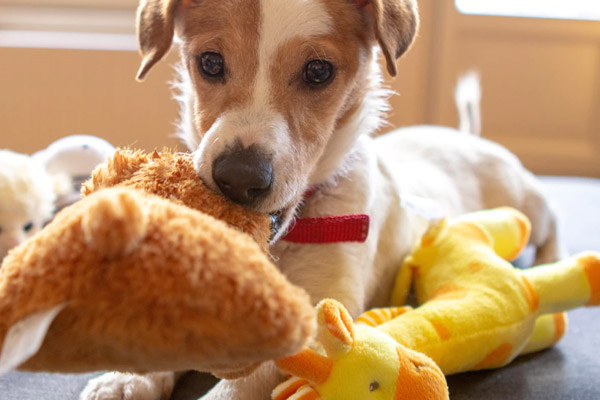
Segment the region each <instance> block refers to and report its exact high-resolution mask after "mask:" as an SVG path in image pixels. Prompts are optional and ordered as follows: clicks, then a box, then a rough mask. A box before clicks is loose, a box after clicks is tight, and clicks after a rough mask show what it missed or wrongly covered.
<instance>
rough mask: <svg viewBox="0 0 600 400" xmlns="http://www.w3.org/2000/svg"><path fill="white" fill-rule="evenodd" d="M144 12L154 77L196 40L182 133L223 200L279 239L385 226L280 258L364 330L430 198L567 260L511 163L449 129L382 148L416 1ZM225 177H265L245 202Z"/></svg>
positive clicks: (119, 381)
mask: <svg viewBox="0 0 600 400" xmlns="http://www.w3.org/2000/svg"><path fill="white" fill-rule="evenodd" d="M140 10H141V12H140V41H141V45H142V52H143V54H144V56H145V60H144V64H143V67H142V70H141V72H140V75H141V76H143V75H145V73H146V72H147V71H148V69H149V68H150V67H151V66H152V65H153V64H154V63H155V62H157V61H158V60H159V59H160V58H161V57H162V56H163V55H164V53H165V52H166V51H167V50H168V48H169V46H170V44H171V36H172V33H173V32H172V31H173V29H174V27H175V26H176V27H177V31H178V34H179V36H180V37H181V38H182V40H183V47H182V52H183V60H184V64H185V65H186V67H187V68H186V74H185V76H184V83H183V84H182V90H183V93H182V100H183V103H184V106H183V108H182V111H183V113H182V114H183V118H182V122H183V124H182V131H181V132H182V137H183V138H184V140H185V141H186V143H187V144H188V146H189V147H190V148H191V149H192V150H196V156H195V160H196V166H197V170H198V174H199V176H200V177H201V178H202V179H203V180H204V181H205V182H206V183H207V184H208V185H209V186H211V187H213V188H214V189H215V190H220V191H221V192H223V193H224V194H225V195H226V196H228V197H231V198H232V199H234V200H235V201H238V202H240V203H244V204H246V205H247V206H248V207H251V208H254V209H257V210H261V211H263V212H268V213H271V214H272V215H273V216H274V218H276V219H278V225H280V226H279V232H278V234H277V236H276V239H278V238H279V237H280V236H281V234H282V233H283V232H284V231H285V230H286V228H287V226H289V224H290V223H291V221H292V218H293V216H294V214H297V215H299V216H301V217H315V216H329V215H342V214H358V213H366V214H369V215H370V219H371V225H370V233H369V236H368V239H367V241H366V242H365V243H336V244H328V245H303V244H293V243H288V242H285V241H276V242H275V243H274V244H273V246H272V253H273V255H274V257H275V258H276V259H277V260H278V261H277V262H278V265H279V266H280V269H281V270H282V272H283V273H284V274H286V275H287V276H288V277H289V279H290V280H291V281H292V282H293V283H295V284H297V285H299V286H301V287H304V288H305V289H306V290H307V291H308V292H309V294H310V295H311V296H312V300H313V301H314V302H315V303H316V302H318V301H319V300H321V299H322V298H325V297H330V298H335V299H337V300H339V301H341V302H342V303H343V304H344V305H345V306H346V307H347V308H348V310H349V311H350V312H351V313H352V314H353V315H354V316H356V315H357V314H359V313H360V312H362V311H364V310H365V309H366V308H369V307H375V306H383V305H385V304H386V301H387V299H388V298H389V294H390V291H391V285H392V282H393V278H394V275H395V273H396V271H397V268H399V266H400V265H401V263H402V260H403V258H404V257H405V256H406V255H407V253H408V252H409V251H410V249H411V247H412V245H413V243H414V242H415V240H416V239H417V238H418V237H419V236H420V235H421V234H422V233H423V232H424V230H425V229H426V227H427V213H428V212H427V211H426V212H425V213H422V212H419V211H418V209H419V208H422V205H419V204H416V205H415V204H413V206H409V204H410V203H411V202H412V203H415V202H416V203H419V201H420V200H414V199H420V198H425V199H429V201H433V202H435V203H436V204H437V205H438V206H439V208H440V209H441V210H443V211H444V212H445V213H446V214H447V215H448V216H453V215H457V214H460V213H464V212H469V211H474V210H477V209H482V208H488V207H495V206H500V205H507V206H513V207H516V208H518V209H520V210H522V211H524V212H525V213H526V214H527V215H528V217H529V218H530V219H531V220H532V222H533V227H534V235H533V236H532V242H533V244H535V245H537V246H540V247H541V251H540V252H539V257H538V259H539V260H540V261H545V260H553V259H556V258H557V257H558V255H559V253H560V251H559V247H558V241H557V238H556V229H555V225H556V223H555V221H554V217H553V214H552V213H551V212H550V210H549V208H548V206H547V204H546V202H545V200H544V198H543V196H542V194H541V192H540V190H539V187H538V184H537V182H536V181H535V179H534V178H533V176H532V175H531V174H530V173H529V172H527V171H526V170H525V169H523V167H522V166H521V164H520V163H519V161H518V160H517V159H516V158H515V157H514V156H513V155H511V154H510V153H509V152H508V151H506V150H505V149H503V148H501V147H500V146H498V145H495V144H493V143H491V142H488V141H485V140H483V139H480V138H478V137H476V136H474V135H469V134H466V133H459V132H458V131H453V130H451V129H447V128H439V127H416V128H406V129H401V130H398V131H396V132H393V133H389V134H387V135H384V136H382V137H378V138H375V139H374V138H371V135H372V134H373V133H375V131H376V130H377V129H378V127H379V126H380V122H381V119H380V116H381V113H382V111H384V108H385V104H386V103H385V92H382V91H381V86H380V82H381V75H380V71H379V66H378V64H377V62H376V60H375V58H374V57H375V56H374V53H373V51H372V48H373V46H375V45H376V44H378V45H379V46H380V47H381V48H382V49H383V53H384V56H385V58H386V60H387V63H388V64H387V65H388V70H389V71H390V73H392V75H393V74H395V72H396V69H395V59H396V58H398V57H399V56H400V55H401V54H402V53H403V52H404V51H405V50H406V49H407V48H408V46H409V45H410V43H411V41H412V38H413V36H414V33H415V30H416V25H417V16H416V5H415V4H414V1H413V0H354V1H351V0H285V1H283V0H261V1H254V0H227V1H225V0H221V2H216V1H213V0H195V1H184V2H183V3H182V2H181V1H177V0H148V1H145V2H143V3H142V5H141V7H140ZM240 10H242V11H243V12H242V11H240ZM207 15H208V16H210V18H208V17H207ZM221 54H225V56H224V57H222V56H221ZM225 62H227V64H225ZM327 64H329V66H327ZM224 65H228V66H229V65H231V67H230V68H224ZM332 66H333V68H332V69H331V67H332ZM328 68H329V69H328ZM328 72H329V73H328ZM240 159H241V161H240ZM224 160H225V161H224ZM248 160H250V163H249V162H248ZM240 163H242V164H243V165H242V166H241V167H240V165H239V164H240ZM224 166H227V168H229V167H231V166H233V167H232V168H233V170H234V172H235V174H238V175H239V173H242V172H243V173H244V174H249V175H248V176H245V178H247V179H244V180H245V181H251V182H252V184H251V186H248V187H245V188H244V190H242V191H239V190H237V189H236V188H232V187H231V186H233V183H236V182H234V181H235V176H234V177H230V176H228V175H226V174H225V175H223V170H224V169H227V168H225V167H224ZM257 166H258V167H257ZM240 171H242V172H240ZM248 171H250V172H248ZM235 174H234V175H235ZM243 183H244V182H242V183H240V184H243ZM311 187H312V188H314V187H317V190H316V191H315V193H314V194H313V195H312V196H311V197H310V198H309V199H308V200H306V201H305V202H304V204H301V203H302V195H303V193H304V192H305V191H306V190H307V189H309V188H311ZM428 207H429V206H428ZM425 208H426V209H427V207H425ZM279 379H280V378H279V377H278V375H277V373H276V371H275V370H274V368H273V366H272V365H264V366H263V367H261V368H259V370H257V371H256V372H255V373H254V374H253V375H251V376H250V377H248V378H245V379H239V380H235V381H222V382H221V383H219V384H218V385H217V386H216V387H215V388H214V389H213V390H212V391H211V392H210V393H209V394H207V395H206V396H205V398H206V399H210V400H226V399H227V400H236V399H240V400H241V399H244V400H264V399H267V398H268V395H269V393H270V390H271V389H272V388H273V386H274V385H275V384H276V383H277V382H278V380H279ZM172 385H173V374H172V373H165V374H154V375H151V376H134V375H119V374H117V375H109V376H104V377H100V378H98V379H97V380H95V381H92V382H91V383H90V385H88V388H86V391H84V393H83V394H82V399H85V400H90V399H96V400H100V399H104V400H106V399H113V398H125V399H138V400H154V399H159V398H160V397H161V395H163V394H164V393H165V392H168V391H169V390H170V388H171V387H172Z"/></svg>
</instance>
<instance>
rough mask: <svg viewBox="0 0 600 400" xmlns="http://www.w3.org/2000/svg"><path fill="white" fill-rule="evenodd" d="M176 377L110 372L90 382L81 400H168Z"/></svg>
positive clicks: (164, 374)
mask: <svg viewBox="0 0 600 400" xmlns="http://www.w3.org/2000/svg"><path fill="white" fill-rule="evenodd" d="M175 377H176V374H175V373H174V372H157V373H151V374H145V375H135V374H124V373H119V372H110V373H107V374H104V375H101V376H99V377H98V378H95V379H92V380H91V381H89V382H88V384H87V386H86V387H85V389H84V390H83V392H82V393H81V395H80V396H79V400H167V399H168V398H169V397H170V396H171V392H172V391H173V387H174V385H175Z"/></svg>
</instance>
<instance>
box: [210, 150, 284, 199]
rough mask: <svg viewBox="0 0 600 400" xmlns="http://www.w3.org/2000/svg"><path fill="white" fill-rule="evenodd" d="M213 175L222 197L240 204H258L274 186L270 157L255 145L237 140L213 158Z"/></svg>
mask: <svg viewBox="0 0 600 400" xmlns="http://www.w3.org/2000/svg"><path fill="white" fill-rule="evenodd" d="M212 176H213V180H214V182H215V184H216V185H217V187H218V188H219V190H220V191H221V193H223V195H224V196H225V197H227V198H228V199H230V200H232V201H234V202H236V203H238V204H241V205H243V206H249V207H253V206H257V205H258V204H259V203H260V201H261V200H263V199H264V198H266V197H267V196H268V195H269V193H270V192H271V190H272V188H273V166H272V165H271V158H270V157H269V156H268V155H266V154H265V153H264V152H263V151H262V150H261V149H260V148H259V147H258V146H256V145H252V146H250V147H243V146H242V144H241V143H238V144H236V145H235V146H234V147H232V148H229V149H227V150H225V151H224V152H223V153H221V154H220V155H219V156H218V157H217V158H216V159H215V161H214V163H213V168H212Z"/></svg>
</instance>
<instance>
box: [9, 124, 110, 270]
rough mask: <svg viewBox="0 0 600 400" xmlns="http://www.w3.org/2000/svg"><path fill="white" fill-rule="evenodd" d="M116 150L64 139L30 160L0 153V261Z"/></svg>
mask: <svg viewBox="0 0 600 400" xmlns="http://www.w3.org/2000/svg"><path fill="white" fill-rule="evenodd" d="M114 151H115V148H114V147H113V146H112V145H111V144H110V143H108V142H107V141H105V140H103V139H100V138H98V137H95V136H85V135H76V136H67V137H65V138H62V139H59V140H57V141H56V142H54V143H52V144H51V145H50V146H48V148H46V149H45V150H42V151H39V152H37V153H35V154H34V155H33V156H29V155H26V154H19V153H15V152H12V151H10V150H0V261H2V259H3V258H4V257H5V256H6V254H8V251H9V250H10V249H11V248H13V247H15V246H17V245H19V244H21V243H22V242H23V241H25V240H26V239H27V238H29V237H30V236H33V235H34V234H35V233H36V232H38V231H39V230H40V229H41V228H42V227H43V226H44V224H45V223H46V222H48V221H50V219H52V216H53V214H54V212H55V211H57V210H60V209H61V208H63V207H66V206H68V205H70V204H72V203H74V202H76V201H77V200H79V199H80V198H81V195H80V187H81V183H83V181H85V180H87V178H88V177H89V176H90V175H91V173H92V171H93V170H94V168H96V166H97V165H99V164H101V163H103V162H104V161H106V160H107V159H108V158H109V157H111V156H112V155H113V153H114Z"/></svg>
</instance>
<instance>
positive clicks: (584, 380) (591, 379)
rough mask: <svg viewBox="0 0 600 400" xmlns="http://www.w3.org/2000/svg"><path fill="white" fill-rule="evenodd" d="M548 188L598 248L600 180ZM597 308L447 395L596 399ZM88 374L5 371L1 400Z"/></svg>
mask: <svg viewBox="0 0 600 400" xmlns="http://www.w3.org/2000/svg"><path fill="white" fill-rule="evenodd" d="M543 182H544V183H545V186H546V188H547V191H548V194H549V196H550V198H551V199H553V200H554V203H555V205H556V208H557V210H558V211H559V214H560V215H561V216H562V217H563V221H564V223H563V226H562V229H561V230H562V231H563V233H564V234H565V235H564V239H565V242H566V243H567V245H568V249H569V252H570V253H571V254H575V253H578V252H580V251H583V250H598V251H600V207H599V206H598V205H599V204H600V180H597V179H588V178H572V177H544V178H543ZM599 331H600V310H599V309H598V308H586V309H580V310H575V311H572V312H569V328H568V330H567V333H566V335H565V337H564V338H563V339H562V340H561V341H560V342H559V343H558V344H557V345H556V346H555V347H553V348H551V349H549V350H545V351H542V352H539V353H535V354H532V355H528V356H524V357H519V358H518V359H516V360H515V361H513V362H512V363H511V364H510V365H508V366H505V367H503V368H500V369H495V370H488V371H479V372H469V373H462V374H457V375H453V376H450V377H448V385H449V388H450V398H451V399H453V400H480V399H486V400H496V399H498V400H504V399H521V400H532V399H543V400H565V399H573V400H597V399H599V398H600V381H599V380H598V377H599V376H600V358H599V357H598V348H599V347H600V342H599V339H598V334H597V332H599ZM91 376H94V375H48V374H41V375H36V374H27V373H17V372H14V373H10V374H8V375H6V376H4V377H1V378H0V393H1V394H2V396H1V398H2V400H39V399H44V400H76V399H77V394H78V393H79V392H80V391H81V389H83V387H84V386H85V383H86V382H87V381H88V380H89V379H90V377H91ZM214 382H215V379H214V378H212V377H210V376H208V375H205V374H200V373H196V372H192V373H188V374H187V375H186V376H184V378H183V379H182V380H181V381H180V383H179V384H178V385H177V387H176V389H175V392H174V394H173V397H172V400H195V399H197V398H198V397H200V396H201V394H202V393H205V392H206V390H207V387H208V386H210V385H211V384H213V383H214Z"/></svg>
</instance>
